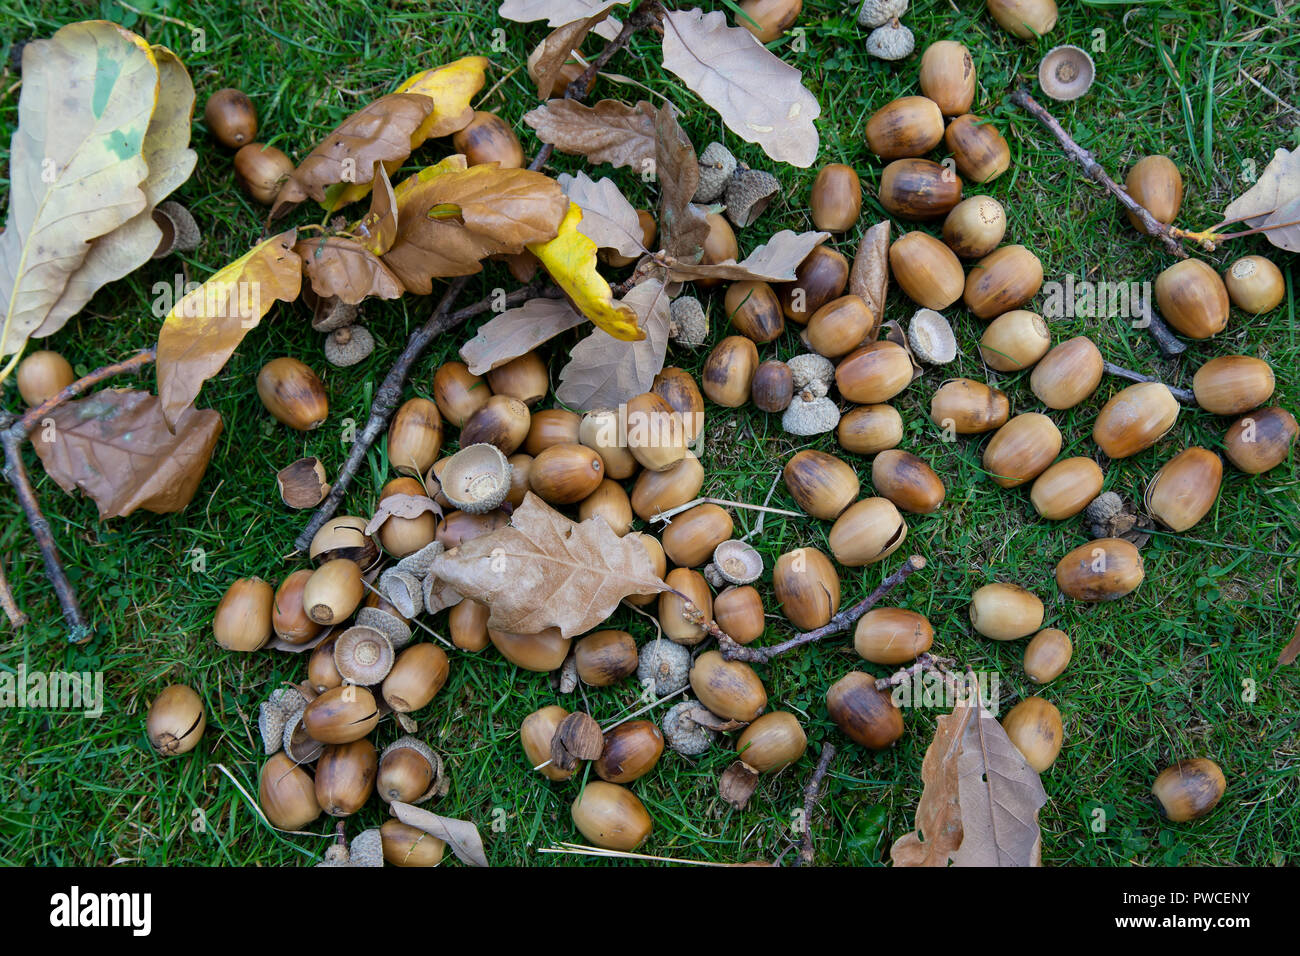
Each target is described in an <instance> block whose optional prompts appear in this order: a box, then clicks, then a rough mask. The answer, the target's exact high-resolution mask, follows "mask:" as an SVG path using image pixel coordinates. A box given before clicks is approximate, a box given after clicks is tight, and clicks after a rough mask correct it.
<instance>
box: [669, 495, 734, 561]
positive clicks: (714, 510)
mask: <svg viewBox="0 0 1300 956" xmlns="http://www.w3.org/2000/svg"><path fill="white" fill-rule="evenodd" d="M734 530H735V522H733V521H732V519H731V515H730V513H728V511H727V510H726V509H725V508H723V507H721V506H720V505H715V504H709V503H706V504H701V505H696V506H695V507H694V508H691V509H690V510H689V511H683V512H682V513H681V514H679V515H677V516H676V517H674V518H673V519H672V521H671V522H670V523H669V524H668V527H666V528H664V530H663V533H662V534H660V535H659V541H660V543H662V544H663V546H664V554H666V555H667V556H668V560H670V561H672V562H673V564H676V565H678V566H679V567H683V568H695V567H700V566H701V565H703V564H705V563H706V562H707V561H708V560H709V558H710V557H711V556H712V554H713V549H714V548H716V547H717V546H718V545H719V544H721V543H722V542H724V541H726V540H727V539H728V538H730V537H731V533H732V531H734Z"/></svg>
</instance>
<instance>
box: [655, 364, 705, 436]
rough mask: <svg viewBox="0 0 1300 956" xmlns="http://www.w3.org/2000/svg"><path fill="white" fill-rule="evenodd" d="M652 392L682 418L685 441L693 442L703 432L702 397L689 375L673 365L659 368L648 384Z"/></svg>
mask: <svg viewBox="0 0 1300 956" xmlns="http://www.w3.org/2000/svg"><path fill="white" fill-rule="evenodd" d="M650 391H652V392H654V393H655V394H656V395H658V396H659V397H660V398H662V399H663V400H664V401H665V402H667V403H668V404H669V405H670V406H672V409H673V411H675V412H676V413H677V414H678V415H680V416H682V424H684V425H685V426H686V441H687V442H688V443H689V442H693V441H695V439H696V438H698V437H699V435H700V432H702V431H703V430H704V396H703V395H701V394H700V387H699V386H698V385H696V384H695V379H694V378H692V377H691V373H690V372H688V371H686V370H685V369H682V368H678V367H677V366H675V365H667V366H665V367H664V368H661V369H660V370H659V372H658V374H657V375H655V377H654V381H653V382H651V383H650Z"/></svg>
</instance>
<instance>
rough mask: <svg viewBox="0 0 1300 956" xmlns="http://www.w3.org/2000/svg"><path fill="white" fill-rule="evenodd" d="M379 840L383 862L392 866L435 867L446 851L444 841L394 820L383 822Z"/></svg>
mask: <svg viewBox="0 0 1300 956" xmlns="http://www.w3.org/2000/svg"><path fill="white" fill-rule="evenodd" d="M379 839H380V845H381V846H382V847H383V850H384V862H385V863H388V864H390V865H392V866H437V865H438V864H439V863H441V862H442V857H443V854H444V853H445V852H446V850H447V843H446V841H444V840H440V839H438V838H437V837H436V836H434V835H433V834H431V833H425V832H424V831H423V830H421V829H419V828H418V827H413V826H408V825H407V824H405V823H402V822H401V821H400V820H396V819H389V820H385V821H384V822H383V824H382V825H381V826H380V827H379Z"/></svg>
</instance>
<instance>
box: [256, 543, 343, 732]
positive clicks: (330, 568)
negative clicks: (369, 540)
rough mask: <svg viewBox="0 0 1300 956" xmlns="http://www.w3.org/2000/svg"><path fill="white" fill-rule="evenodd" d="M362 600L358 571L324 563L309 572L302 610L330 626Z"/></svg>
mask: <svg viewBox="0 0 1300 956" xmlns="http://www.w3.org/2000/svg"><path fill="white" fill-rule="evenodd" d="M268 588H269V585H268ZM363 597H365V588H364V587H363V585H362V583H361V569H360V568H359V567H357V565H356V563H355V562H353V561H349V560H348V559H347V558H335V559H334V560H333V561H326V562H325V563H324V564H322V565H321V566H320V567H318V568H317V569H316V570H315V571H313V572H312V575H311V577H310V578H309V579H308V580H307V583H306V584H305V585H303V589H302V605H303V608H304V609H306V611H307V616H308V617H310V618H311V619H312V620H313V621H315V622H316V623H317V624H329V625H333V624H340V623H342V622H343V621H346V620H347V619H348V618H350V617H351V616H352V614H353V612H355V611H356V609H357V607H358V605H360V604H361V599H362V598H363ZM327 743H328V741H327Z"/></svg>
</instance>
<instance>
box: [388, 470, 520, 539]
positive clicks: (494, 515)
mask: <svg viewBox="0 0 1300 956" xmlns="http://www.w3.org/2000/svg"><path fill="white" fill-rule="evenodd" d="M385 487H387V486H385ZM509 523H510V516H509V515H508V514H506V513H505V512H504V511H502V510H501V509H500V508H498V509H497V510H495V511H488V512H485V513H483V514H472V513H470V512H468V511H449V512H447V514H446V515H444V516H443V518H442V520H441V521H439V522H438V530H437V532H436V533H435V534H434V540H435V541H438V542H440V543H441V544H442V546H443V547H444V548H446V549H447V550H448V551H450V550H451V549H452V548H459V547H460V546H461V545H462V544H464V543H465V542H466V541H473V540H474V539H475V538H481V537H483V535H485V534H490V533H491V532H493V531H495V530H496V529H497V528H504V527H505V526H506V525H508V524H509Z"/></svg>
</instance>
